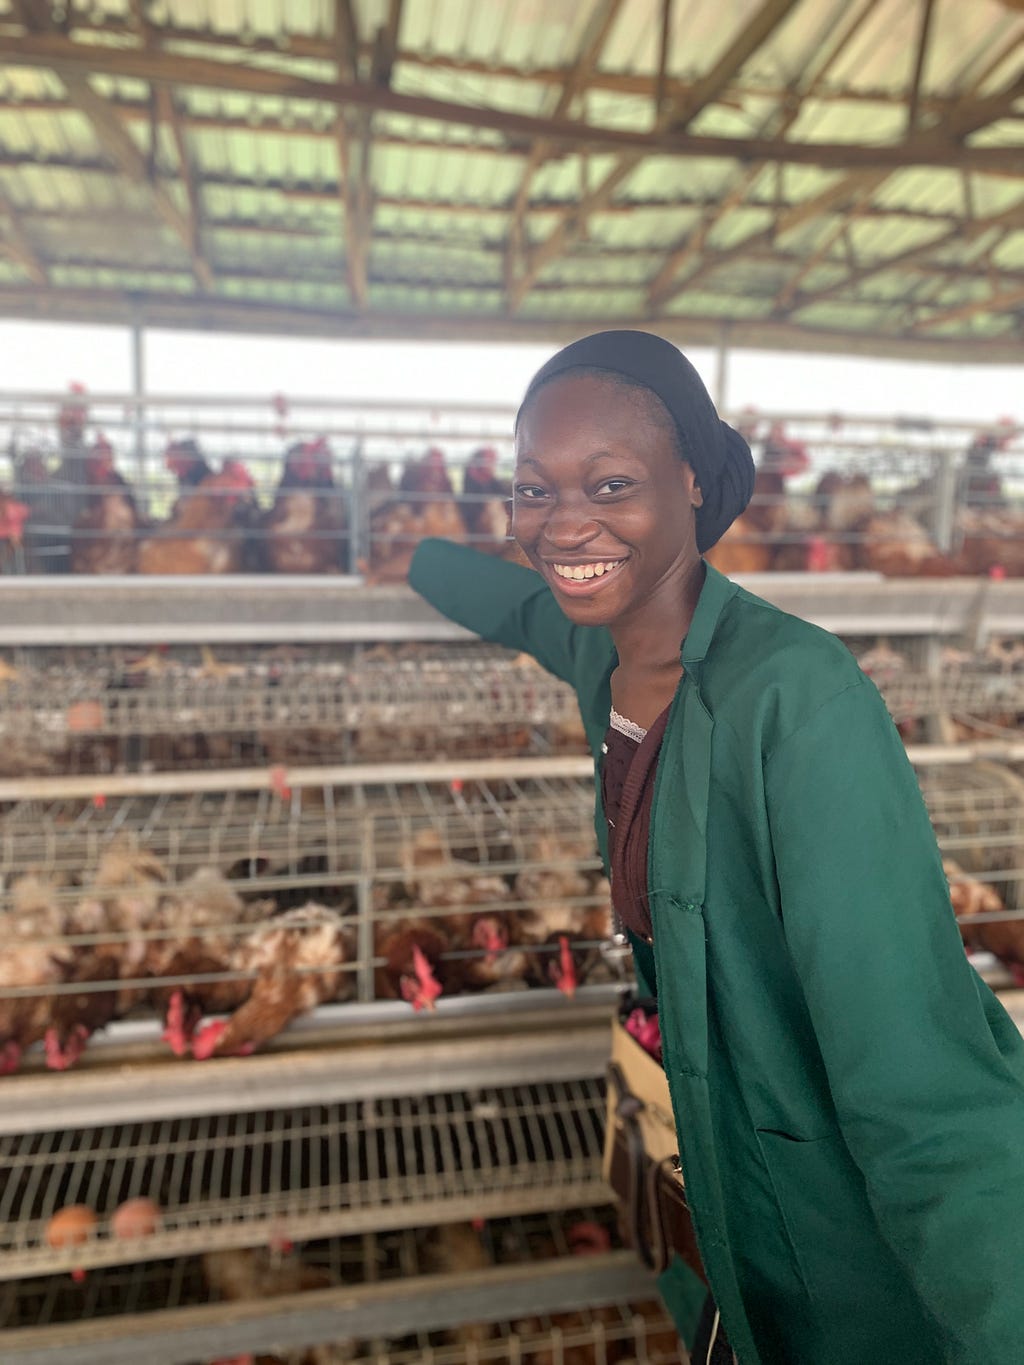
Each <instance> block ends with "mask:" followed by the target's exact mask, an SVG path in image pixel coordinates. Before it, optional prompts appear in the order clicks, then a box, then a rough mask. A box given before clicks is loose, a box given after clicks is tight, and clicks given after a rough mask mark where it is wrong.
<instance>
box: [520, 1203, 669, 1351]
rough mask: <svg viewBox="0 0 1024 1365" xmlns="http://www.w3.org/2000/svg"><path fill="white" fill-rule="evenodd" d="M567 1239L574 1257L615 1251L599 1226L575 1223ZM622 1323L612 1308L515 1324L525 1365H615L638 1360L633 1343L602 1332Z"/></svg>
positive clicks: (531, 1319) (602, 1254) (576, 1311)
mask: <svg viewBox="0 0 1024 1365" xmlns="http://www.w3.org/2000/svg"><path fill="white" fill-rule="evenodd" d="M566 1237H567V1240H568V1243H569V1248H570V1252H571V1254H572V1255H573V1256H604V1255H607V1254H608V1252H610V1251H611V1249H612V1241H611V1235H610V1234H609V1232H608V1230H607V1229H606V1228H604V1227H602V1226H601V1225H600V1224H599V1223H592V1222H589V1221H582V1222H579V1223H575V1224H573V1225H572V1226H570V1227H569V1228H568V1229H567V1233H566ZM554 1250H555V1249H554V1248H552V1252H553V1251H554ZM620 1321H621V1318H620V1313H619V1309H618V1307H617V1306H614V1305H609V1306H606V1307H597V1308H590V1309H581V1310H571V1311H568V1312H559V1313H551V1314H546V1315H545V1316H544V1317H532V1318H521V1319H520V1320H519V1321H518V1322H516V1323H514V1324H513V1325H514V1329H515V1331H516V1333H517V1335H518V1336H520V1337H522V1338H524V1339H525V1340H524V1346H525V1349H524V1350H523V1351H522V1355H521V1359H522V1362H523V1365H599V1362H601V1365H606V1363H607V1365H611V1362H616V1361H622V1362H626V1361H628V1360H633V1359H635V1354H634V1352H633V1351H632V1350H631V1349H630V1346H629V1344H628V1343H627V1342H624V1341H621V1340H617V1339H616V1338H617V1336H618V1334H617V1333H615V1332H614V1331H613V1332H611V1333H609V1334H608V1336H610V1338H611V1339H610V1340H608V1337H606V1334H605V1332H604V1331H602V1330H601V1328H602V1327H605V1328H609V1327H610V1328H613V1329H614V1328H615V1327H616V1326H618V1324H619V1323H620ZM555 1333H557V1335H556V1336H555V1337H554V1340H552V1339H551V1338H552V1336H553V1335H554V1334H555ZM531 1342H536V1343H537V1344H536V1345H531ZM541 1342H543V1343H544V1344H541ZM599 1342H600V1344H598V1343H599ZM677 1349H678V1348H677ZM644 1359H645V1360H646V1359H647V1357H646V1356H644Z"/></svg>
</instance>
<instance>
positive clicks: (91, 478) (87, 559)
mask: <svg viewBox="0 0 1024 1365" xmlns="http://www.w3.org/2000/svg"><path fill="white" fill-rule="evenodd" d="M85 482H86V486H87V487H88V489H89V490H90V491H89V494H88V498H87V501H86V504H85V507H84V508H83V510H82V511H81V512H79V514H78V516H77V517H76V518H75V521H74V524H73V526H72V527H71V572H72V573H89V574H129V573H134V572H135V570H136V568H137V566H138V557H139V553H138V552H139V546H138V542H139V532H140V530H141V529H142V527H143V525H144V523H143V519H142V517H141V516H140V515H139V509H138V507H137V506H136V503H135V498H134V497H133V496H132V492H131V489H130V487H129V485H128V482H127V480H126V479H124V478H123V477H122V476H121V475H120V474H119V473H118V472H117V470H116V469H115V468H114V451H113V448H112V447H111V445H110V442H109V441H107V440H105V438H104V437H102V436H99V437H97V439H96V441H95V442H94V443H93V446H92V449H91V450H90V452H89V455H88V457H87V459H86V462H85Z"/></svg>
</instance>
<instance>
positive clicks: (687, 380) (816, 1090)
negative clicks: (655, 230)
mask: <svg viewBox="0 0 1024 1365" xmlns="http://www.w3.org/2000/svg"><path fill="white" fill-rule="evenodd" d="M752 482H753V468H752V463H751V460H750V452H749V450H748V449H747V447H746V443H745V442H743V440H742V438H740V437H739V436H738V435H737V434H736V433H735V432H733V431H732V430H731V429H730V428H728V427H726V426H725V424H724V423H721V422H720V421H719V419H718V416H717V414H716V413H715V410H714V407H713V405H712V403H711V401H710V399H709V397H708V395H707V393H706V391H705V389H704V387H703V385H702V384H701V383H700V380H699V379H698V378H697V376H696V374H695V372H694V371H693V369H692V367H691V366H690V365H689V363H688V362H687V361H686V360H685V359H684V358H683V357H682V356H681V355H680V354H679V352H678V351H677V350H676V349H675V347H673V346H671V345H670V344H669V343H668V342H666V341H662V340H660V339H659V338H657V337H652V336H649V335H648V334H645V333H634V332H614V333H601V334H598V335H597V336H595V337H588V338H584V339H583V340H582V341H579V342H576V343H574V344H573V345H572V346H569V347H567V348H566V349H565V350H564V351H561V352H559V354H558V355H557V356H555V357H554V358H553V359H552V360H550V361H549V362H548V363H547V364H546V365H545V366H544V367H543V368H542V369H541V370H540V371H539V372H538V374H537V375H536V377H535V378H534V380H533V381H532V383H531V384H530V386H529V388H528V390H527V394H526V398H525V400H524V402H523V405H522V407H521V409H520V412H519V417H518V420H517V429H516V478H515V495H514V520H513V530H514V534H515V536H516V539H517V540H518V541H519V543H520V546H521V547H522V549H523V551H524V552H525V554H526V556H527V558H528V560H529V562H530V564H531V565H532V569H527V568H524V567H522V566H519V565H514V564H510V563H505V562H500V561H497V560H495V559H493V558H489V557H487V556H485V555H480V554H478V553H476V552H474V551H472V550H470V549H467V548H466V547H464V546H457V545H450V544H447V543H446V542H442V541H436V540H435V541H428V542H425V543H424V544H423V545H421V546H420V548H419V550H418V551H417V553H416V556H415V558H414V560H413V564H412V570H411V573H410V582H411V583H412V584H413V586H414V587H415V588H417V589H418V590H419V591H420V592H421V593H422V594H423V595H424V596H425V597H427V598H428V600H430V601H431V602H433V603H434V605H435V606H437V607H438V608H439V609H440V610H441V611H443V612H445V613H446V614H447V615H448V616H450V617H451V618H452V619H454V620H456V621H458V622H460V623H461V624H463V625H465V626H468V627H469V628H470V629H471V630H474V631H476V632H477V633H478V634H480V635H482V636H484V637H485V638H486V639H489V640H494V641H497V642H499V643H502V644H505V645H507V646H509V647H511V648H514V649H517V650H525V651H526V652H528V653H531V654H533V655H534V656H535V657H536V658H537V659H538V660H539V661H540V663H542V664H543V665H544V666H545V667H546V668H548V669H549V670H550V671H551V672H552V673H554V674H556V675H557V676H558V677H560V678H563V679H564V680H566V681H567V682H569V683H571V684H572V685H573V686H574V688H575V690H576V694H577V698H578V700H579V705H580V711H581V714H582V717H583V721H584V725H585V728H586V731H587V737H588V741H589V743H590V746H591V750H592V752H593V754H594V758H595V763H596V766H597V775H598V786H597V792H598V799H597V805H596V818H595V830H596V834H597V840H598V844H599V847H600V849H601V853H602V857H603V858H604V861H605V866H606V868H607V869H608V871H609V874H610V876H611V882H612V898H613V902H614V905H615V909H616V911H617V913H618V915H619V917H620V919H621V921H622V923H623V924H624V925H625V927H626V929H627V930H628V933H629V937H630V940H631V943H632V946H633V953H634V962H635V966H636V974H637V978H638V982H639V985H640V987H641V989H642V990H643V991H645V992H646V993H647V994H650V995H656V996H657V1004H658V1015H659V1022H660V1026H661V1043H662V1055H663V1059H664V1067H665V1072H666V1076H667V1081H668V1087H669V1091H670V1094H671V1100H672V1109H673V1114H674V1118H675V1124H676V1134H677V1140H678V1144H679V1153H678V1154H679V1161H680V1164H681V1167H682V1173H683V1178H684V1180H685V1189H686V1199H687V1202H688V1205H689V1209H690V1212H691V1214H692V1218H693V1225H694V1230H695V1233H696V1240H697V1244H698V1246H699V1249H700V1256H701V1260H702V1262H703V1272H704V1276H703V1278H702V1277H701V1275H700V1274H698V1273H697V1271H696V1270H695V1269H694V1266H693V1264H692V1258H691V1263H687V1262H684V1261H683V1260H682V1259H680V1258H679V1257H676V1258H675V1259H674V1260H673V1261H672V1263H671V1264H670V1266H669V1269H668V1270H667V1271H666V1272H665V1274H664V1276H663V1278H662V1281H661V1284H662V1288H663V1292H664V1293H665V1297H666V1300H667V1302H668V1304H669V1307H670V1308H671V1309H672V1311H673V1313H674V1314H675V1316H676V1320H677V1322H678V1323H679V1326H680V1330H681V1332H682V1334H683V1335H684V1337H685V1338H686V1339H687V1340H688V1342H689V1343H690V1345H691V1347H692V1348H693V1359H694V1361H695V1362H698V1365H708V1362H713V1363H714V1365H718V1362H720V1361H730V1362H731V1361H732V1359H733V1352H734V1351H735V1353H736V1355H737V1356H738V1358H739V1359H740V1360H741V1361H742V1362H743V1365H825V1362H828V1365H863V1362H865V1361H878V1362H885V1365H888V1363H889V1362H894V1363H895V1362H897V1361H898V1362H900V1365H942V1362H946V1363H947V1365H968V1362H971V1363H972V1365H973V1362H975V1361H981V1360H993V1361H995V1360H1000V1361H1007V1362H1009V1361H1011V1360H1015V1359H1019V1358H1020V1346H1019V1334H1020V1329H1019V1322H1020V1317H1021V1311H1022V1309H1024V1275H1022V1273H1021V1272H1022V1264H1021V1262H1022V1260H1024V1255H1022V1251H1021V1239H1020V1228H1021V1227H1022V1226H1024V1040H1022V1039H1021V1036H1020V1035H1019V1034H1018V1032H1017V1030H1016V1028H1015V1027H1014V1025H1013V1023H1012V1022H1011V1021H1010V1019H1009V1018H1008V1016H1007V1015H1006V1013H1005V1012H1004V1011H1003V1009H1002V1007H1001V1006H1000V1005H999V1004H998V1002H997V1001H996V999H995V997H994V996H993V995H992V994H991V993H990V992H989V991H988V989H987V988H986V987H985V986H984V985H982V984H981V982H980V981H979V980H978V978H977V977H976V976H975V975H974V973H973V971H972V970H971V968H970V967H969V965H968V964H967V962H966V959H965V957H964V953H963V949H962V946H961V943H960V937H959V934H958V932H957V928H956V924H955V920H954V918H953V915H952V911H951V907H950V902H949V891H948V886H947V883H946V879H945V876H944V874H943V870H942V864H941V861H940V858H939V856H938V850H937V848H936V844H935V836H934V834H933V832H932V828H931V825H930V823H929V820H928V816H927V813H926V811H925V808H924V803H923V801H922V798H921V793H920V791H919V789H918V786H917V782H916V779H915V777H914V775H913V771H912V769H911V768H910V765H909V763H908V761H907V757H906V754H905V752H904V750H903V746H902V743H901V741H900V738H899V735H898V734H897V732H896V730H895V727H894V726H893V724H892V721H891V720H890V718H889V715H888V713H887V712H886V710H885V706H884V704H883V702H882V700H881V698H880V696H879V694H878V692H877V691H876V689H875V687H874V685H873V684H872V683H871V682H870V680H869V679H867V678H866V677H865V676H864V675H863V674H862V673H861V672H860V670H859V669H858V668H857V665H856V663H855V662H854V660H853V658H852V656H851V655H850V654H849V653H848V651H847V650H846V649H845V647H844V646H843V645H842V644H840V643H839V642H838V641H837V640H835V639H834V638H833V637H832V636H830V635H828V634H827V633H825V632H824V631H821V630H818V629H817V628H816V627H813V626H810V625H808V624H807V623H806V622H804V621H801V620H799V619H797V618H795V617H792V616H788V615H786V614H785V613H783V612H780V611H778V610H776V609H775V608H773V607H771V606H769V605H768V604H767V603H766V602H762V601H761V600H760V599H758V598H756V597H754V596H753V595H752V594H750V593H748V592H745V591H744V590H742V589H741V588H739V587H738V586H737V585H736V584H733V583H730V582H729V580H728V579H726V578H724V577H723V576H722V575H721V574H720V573H718V572H717V571H716V570H715V569H714V568H712V567H710V566H709V565H707V564H706V563H705V561H704V559H703V553H704V551H705V550H707V549H708V548H709V547H710V546H711V545H713V544H714V543H715V541H716V540H717V539H718V537H719V536H720V535H721V534H722V533H723V532H724V530H725V529H726V527H727V526H728V525H729V523H730V522H731V521H732V520H733V519H734V518H735V517H736V516H737V515H738V514H739V513H740V512H741V511H742V510H743V508H744V507H745V506H746V503H747V501H748V499H749V497H750V492H751V487H752ZM704 1279H706V1283H707V1285H708V1286H710V1290H711V1293H712V1295H713V1298H706V1297H705V1295H706V1291H705V1288H704ZM698 1319H699V1322H698ZM695 1331H696V1339H694V1334H695ZM726 1336H727V1337H728V1340H726Z"/></svg>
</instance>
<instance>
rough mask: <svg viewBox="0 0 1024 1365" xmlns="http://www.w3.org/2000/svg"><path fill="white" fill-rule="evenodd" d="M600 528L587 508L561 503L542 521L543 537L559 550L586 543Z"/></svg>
mask: <svg viewBox="0 0 1024 1365" xmlns="http://www.w3.org/2000/svg"><path fill="white" fill-rule="evenodd" d="M600 529H601V528H600V526H599V525H598V524H597V522H596V521H595V520H594V518H593V516H592V515H591V514H590V509H589V508H583V507H573V506H572V504H565V503H561V504H556V505H555V506H554V507H552V509H551V511H550V512H549V513H548V516H547V518H546V520H545V522H544V538H545V539H546V540H548V541H550V542H551V544H552V545H556V546H557V547H558V548H559V549H561V550H569V549H573V548H575V547H576V546H579V545H586V543H587V541H588V540H593V539H594V537H595V536H596V535H597V534H598V532H599V531H600Z"/></svg>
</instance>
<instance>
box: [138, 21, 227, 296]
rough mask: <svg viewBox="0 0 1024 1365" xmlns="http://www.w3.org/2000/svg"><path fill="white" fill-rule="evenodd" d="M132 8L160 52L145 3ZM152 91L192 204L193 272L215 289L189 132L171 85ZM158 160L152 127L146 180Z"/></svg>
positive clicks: (189, 244)
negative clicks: (169, 136) (187, 134)
mask: <svg viewBox="0 0 1024 1365" xmlns="http://www.w3.org/2000/svg"><path fill="white" fill-rule="evenodd" d="M129 6H130V8H131V12H132V17H133V19H134V20H135V27H136V28H137V29H138V31H139V34H140V36H141V38H142V42H143V44H144V46H145V47H147V48H150V49H158V48H159V47H160V32H159V30H158V29H157V28H156V26H155V25H154V24H152V23H150V21H149V17H148V15H147V14H146V9H145V4H144V0H129ZM150 89H151V93H152V96H153V99H154V101H155V109H156V113H157V114H158V115H159V118H160V119H161V121H162V122H164V123H166V124H167V126H168V127H169V128H170V130H171V137H172V139H173V141H174V150H175V154H176V155H177V158H178V173H179V176H180V178H181V186H182V189H183V190H184V193H185V202H186V204H187V205H188V218H189V238H188V242H187V244H186V245H187V249H188V253H189V256H190V258H191V260H192V273H193V274H194V275H195V277H196V279H197V280H198V281H199V283H200V284H201V285H202V287H203V288H206V289H209V288H212V287H213V285H214V284H215V281H214V278H213V270H212V268H211V266H210V263H209V261H208V260H207V259H206V257H205V255H204V253H203V246H202V201H201V198H200V193H199V185H198V182H197V180H196V176H195V172H194V170H193V168H192V162H191V158H190V156H189V153H188V145H187V143H186V141H185V130H184V128H183V127H182V122H181V119H180V118H179V117H178V111H177V108H176V107H175V103H174V91H173V90H172V89H171V87H170V86H167V85H161V86H151V87H150ZM116 112H117V111H116V110H115V113H116ZM156 160H157V156H156V125H155V124H151V131H150V161H149V165H148V167H147V173H146V179H147V180H148V181H150V182H151V183H152V181H153V180H154V179H155V170H156ZM206 280H209V283H205V281H206Z"/></svg>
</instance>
